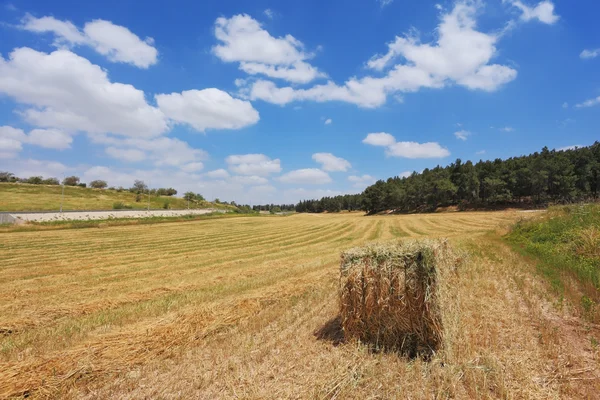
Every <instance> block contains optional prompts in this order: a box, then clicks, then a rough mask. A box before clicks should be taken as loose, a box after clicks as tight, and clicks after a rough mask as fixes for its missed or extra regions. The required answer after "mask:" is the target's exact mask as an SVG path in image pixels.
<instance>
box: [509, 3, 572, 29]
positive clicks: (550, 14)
mask: <svg viewBox="0 0 600 400" xmlns="http://www.w3.org/2000/svg"><path fill="white" fill-rule="evenodd" d="M503 1H504V2H505V3H506V2H508V3H510V4H512V5H513V6H514V7H516V8H518V9H519V10H521V19H522V20H523V21H526V22H527V21H531V20H532V19H537V20H538V21H540V22H543V23H544V24H548V25H552V24H554V23H556V22H557V21H558V20H559V19H560V17H559V16H558V15H556V14H555V13H554V4H553V3H552V2H551V1H548V0H544V1H541V2H539V3H538V4H537V5H536V6H535V7H531V6H527V5H525V4H523V2H522V1H519V0H503Z"/></svg>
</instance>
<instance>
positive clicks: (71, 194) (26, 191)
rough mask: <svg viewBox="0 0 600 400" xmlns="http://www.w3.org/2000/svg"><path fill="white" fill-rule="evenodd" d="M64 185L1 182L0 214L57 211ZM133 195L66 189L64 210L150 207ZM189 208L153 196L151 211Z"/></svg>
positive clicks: (207, 205)
mask: <svg viewBox="0 0 600 400" xmlns="http://www.w3.org/2000/svg"><path fill="white" fill-rule="evenodd" d="M61 192H62V186H54V185H29V184H24V183H18V184H17V183H0V211H57V210H59V209H60V201H61ZM135 197H136V195H135V194H133V193H130V192H125V191H123V192H117V191H115V190H102V189H91V188H80V187H77V186H65V197H64V201H63V210H111V209H112V208H113V204H114V203H116V202H123V203H125V204H129V205H131V206H132V207H133V208H134V209H145V208H147V207H148V197H147V196H143V197H142V201H140V202H136V201H135ZM165 201H168V202H169V205H170V208H179V209H183V208H187V201H185V200H184V199H182V198H177V197H164V196H162V197H161V196H151V197H150V208H154V209H158V208H163V205H164V203H165ZM190 208H231V207H228V206H223V205H216V204H213V203H210V202H201V203H198V204H190Z"/></svg>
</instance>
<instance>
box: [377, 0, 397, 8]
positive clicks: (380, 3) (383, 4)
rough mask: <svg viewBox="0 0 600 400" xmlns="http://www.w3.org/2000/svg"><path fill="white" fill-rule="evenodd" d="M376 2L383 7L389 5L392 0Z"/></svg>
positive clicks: (378, 0)
mask: <svg viewBox="0 0 600 400" xmlns="http://www.w3.org/2000/svg"><path fill="white" fill-rule="evenodd" d="M377 2H378V3H379V5H380V6H381V8H384V7H386V6H389V5H390V4H392V3H393V2H394V0H377Z"/></svg>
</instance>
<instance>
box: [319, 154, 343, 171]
mask: <svg viewBox="0 0 600 400" xmlns="http://www.w3.org/2000/svg"><path fill="white" fill-rule="evenodd" d="M312 159H313V160H315V161H316V162H318V163H319V164H321V168H322V169H323V171H331V172H334V171H343V172H345V171H347V170H348V169H349V168H352V165H351V164H350V163H349V162H348V161H347V160H344V159H343V158H340V157H336V156H334V155H333V154H331V153H315V154H313V155H312Z"/></svg>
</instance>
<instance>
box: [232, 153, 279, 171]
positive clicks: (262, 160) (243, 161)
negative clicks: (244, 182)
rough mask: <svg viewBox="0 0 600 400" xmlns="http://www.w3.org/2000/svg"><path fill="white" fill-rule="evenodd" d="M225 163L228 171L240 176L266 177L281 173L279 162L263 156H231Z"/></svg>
mask: <svg viewBox="0 0 600 400" xmlns="http://www.w3.org/2000/svg"><path fill="white" fill-rule="evenodd" d="M225 162H226V163H227V164H228V166H229V170H230V171H232V172H234V173H236V174H240V175H257V176H268V175H270V174H276V173H279V172H281V161H280V160H279V159H275V160H272V159H270V158H269V157H267V156H266V155H264V154H243V155H231V156H229V157H227V158H226V159H225Z"/></svg>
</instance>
